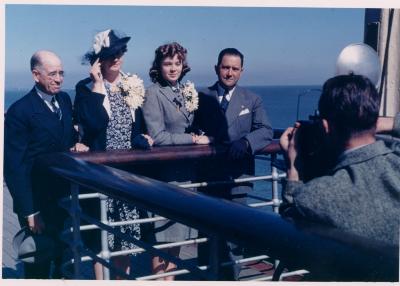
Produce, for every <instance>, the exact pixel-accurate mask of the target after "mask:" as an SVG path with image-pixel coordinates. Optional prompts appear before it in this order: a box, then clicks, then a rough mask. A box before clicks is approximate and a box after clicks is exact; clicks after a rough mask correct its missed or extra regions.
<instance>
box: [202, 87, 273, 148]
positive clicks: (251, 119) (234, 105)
mask: <svg viewBox="0 0 400 286" xmlns="http://www.w3.org/2000/svg"><path fill="white" fill-rule="evenodd" d="M195 121H196V125H197V126H198V127H199V128H200V129H202V130H203V131H204V132H206V134H207V135H209V136H212V137H214V138H215V139H216V141H217V142H220V143H224V142H232V141H235V140H238V139H241V138H245V139H246V140H247V141H248V142H249V144H250V149H251V152H252V154H254V153H255V152H257V151H258V150H260V149H262V148H263V147H265V146H266V145H268V144H269V143H270V142H271V140H272V136H273V131H272V128H271V125H270V124H269V121H268V118H267V114H266V112H265V110H264V107H263V104H262V100H261V98H260V97H259V96H258V95H256V94H254V93H252V92H251V91H249V90H247V89H245V88H242V87H240V86H236V87H235V90H234V92H233V94H232V97H231V99H230V101H229V105H228V109H227V110H226V113H225V114H224V113H223V112H222V111H221V108H220V104H219V101H218V92H217V83H215V84H214V85H213V86H211V87H209V88H208V89H206V90H203V91H201V92H200V103H199V110H198V112H197V113H196V119H195Z"/></svg>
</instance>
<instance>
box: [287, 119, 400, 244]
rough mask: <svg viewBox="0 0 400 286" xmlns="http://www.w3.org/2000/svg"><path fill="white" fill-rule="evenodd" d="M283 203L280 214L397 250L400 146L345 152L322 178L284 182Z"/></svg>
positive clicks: (399, 126) (381, 145) (377, 145)
mask: <svg viewBox="0 0 400 286" xmlns="http://www.w3.org/2000/svg"><path fill="white" fill-rule="evenodd" d="M395 129H396V130H395V131H397V134H398V132H399V130H400V116H399V115H398V116H397V118H396V124H395ZM283 198H284V204H283V205H282V210H283V213H284V214H288V215H290V216H297V217H301V218H305V219H308V220H313V221H317V222H320V223H324V224H328V225H331V226H334V227H337V228H340V229H343V230H346V231H348V232H351V233H354V234H357V235H360V236H363V237H367V238H370V239H375V240H379V241H383V242H386V243H390V244H396V245H398V244H399V227H400V144H399V143H392V144H389V145H388V144H385V143H384V142H383V141H377V142H375V143H372V144H369V145H366V146H364V147H361V148H359V149H356V150H353V151H351V152H349V153H347V154H346V153H345V154H344V155H342V156H341V157H340V158H339V162H338V163H337V165H336V166H335V168H334V169H333V170H332V172H331V173H330V174H328V175H326V176H323V177H319V178H315V179H313V180H311V181H309V182H308V183H306V184H303V183H302V182H301V181H287V182H286V186H285V187H284V192H283Z"/></svg>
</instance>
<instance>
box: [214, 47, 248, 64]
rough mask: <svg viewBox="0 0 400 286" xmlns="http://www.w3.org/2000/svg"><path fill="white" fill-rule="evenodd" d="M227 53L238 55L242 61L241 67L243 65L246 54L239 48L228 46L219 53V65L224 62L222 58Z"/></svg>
mask: <svg viewBox="0 0 400 286" xmlns="http://www.w3.org/2000/svg"><path fill="white" fill-rule="evenodd" d="M225 55H230V56H237V57H239V58H240V62H241V67H243V61H244V56H243V54H242V53H241V52H239V50H237V49H235V48H226V49H223V50H222V51H220V52H219V55H218V62H217V66H219V65H220V64H221V62H222V58H223V57H224V56H225Z"/></svg>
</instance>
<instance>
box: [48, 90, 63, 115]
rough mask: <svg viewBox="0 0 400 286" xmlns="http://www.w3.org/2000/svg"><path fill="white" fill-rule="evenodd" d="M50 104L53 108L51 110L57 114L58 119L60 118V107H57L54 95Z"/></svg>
mask: <svg viewBox="0 0 400 286" xmlns="http://www.w3.org/2000/svg"><path fill="white" fill-rule="evenodd" d="M50 104H51V107H52V108H53V112H54V113H55V114H56V115H57V118H58V120H61V117H62V113H61V109H60V108H59V107H57V105H56V98H55V96H53V98H52V99H51V101H50Z"/></svg>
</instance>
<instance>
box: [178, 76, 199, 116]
mask: <svg viewBox="0 0 400 286" xmlns="http://www.w3.org/2000/svg"><path fill="white" fill-rule="evenodd" d="M182 95H183V99H184V102H185V108H186V110H187V111H189V112H193V111H195V110H196V109H197V108H199V94H198V93H197V90H196V89H195V87H194V83H193V82H191V81H186V83H185V84H184V85H183V89H182Z"/></svg>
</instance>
